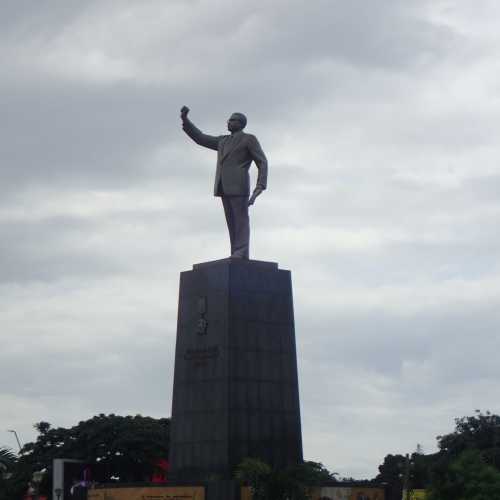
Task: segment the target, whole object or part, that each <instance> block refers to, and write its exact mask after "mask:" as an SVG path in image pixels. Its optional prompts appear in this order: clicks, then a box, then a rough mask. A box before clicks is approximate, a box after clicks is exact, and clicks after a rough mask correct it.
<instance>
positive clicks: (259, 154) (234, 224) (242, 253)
mask: <svg viewBox="0 0 500 500" xmlns="http://www.w3.org/2000/svg"><path fill="white" fill-rule="evenodd" d="M188 113H189V108H188V107H186V106H183V107H182V109H181V119H182V128H183V129H184V132H186V134H187V135H189V137H191V139H193V141H194V142H196V143H197V144H199V145H200V146H204V147H206V148H210V149H214V150H215V151H217V169H216V171H215V187H214V196H220V197H221V199H222V205H223V207H224V213H225V215H226V222H227V227H228V229H229V239H230V241H231V257H239V258H243V259H248V256H249V242H250V223H249V218H248V207H249V206H250V205H253V203H254V202H255V198H257V196H259V195H260V194H261V193H262V191H264V189H266V187H267V159H266V155H265V154H264V151H262V148H261V147H260V144H259V141H258V140H257V138H256V137H255V136H254V135H251V134H246V133H245V132H243V129H244V128H245V126H246V124H247V119H246V117H245V115H244V114H242V113H233V114H232V115H231V116H230V117H229V120H228V121H227V129H228V130H229V132H230V135H219V136H213V135H207V134H204V133H203V132H202V131H201V130H199V129H198V128H196V127H195V126H194V124H193V123H192V122H191V121H190V120H189V118H188V117H187V115H188ZM252 161H254V162H255V165H256V166H257V169H258V171H259V174H258V177H257V186H256V187H255V189H254V191H253V193H252V196H250V176H249V174H248V170H249V168H250V165H251V163H252ZM249 196H250V198H249Z"/></svg>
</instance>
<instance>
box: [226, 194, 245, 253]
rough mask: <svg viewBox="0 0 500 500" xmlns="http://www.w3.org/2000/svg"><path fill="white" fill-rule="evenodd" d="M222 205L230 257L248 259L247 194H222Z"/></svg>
mask: <svg viewBox="0 0 500 500" xmlns="http://www.w3.org/2000/svg"><path fill="white" fill-rule="evenodd" d="M222 205H223V207H224V213H225V215H226V222H227V228H228V229H229V240H230V241H231V257H240V258H243V259H248V257H249V247H250V221H249V217H248V196H222Z"/></svg>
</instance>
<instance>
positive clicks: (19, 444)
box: [7, 429, 23, 451]
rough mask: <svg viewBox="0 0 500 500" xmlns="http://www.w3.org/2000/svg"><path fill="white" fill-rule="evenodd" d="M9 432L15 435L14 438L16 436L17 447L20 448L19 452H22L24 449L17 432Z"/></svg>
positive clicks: (9, 430)
mask: <svg viewBox="0 0 500 500" xmlns="http://www.w3.org/2000/svg"><path fill="white" fill-rule="evenodd" d="M7 432H12V434H14V436H16V441H17V446H19V451H21V450H22V448H23V447H22V446H21V441H20V440H19V436H18V435H17V432H16V431H15V430H13V429H8V430H7Z"/></svg>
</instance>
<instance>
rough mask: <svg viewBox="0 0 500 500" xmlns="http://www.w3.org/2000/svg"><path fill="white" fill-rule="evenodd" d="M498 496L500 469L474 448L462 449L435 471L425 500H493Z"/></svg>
mask: <svg viewBox="0 0 500 500" xmlns="http://www.w3.org/2000/svg"><path fill="white" fill-rule="evenodd" d="M497 498H500V472H498V470H496V469H495V468H494V467H492V466H491V465H488V464H487V463H485V460H484V457H483V455H482V454H481V452H479V451H478V450H473V449H471V450H466V451H463V452H462V453H461V454H460V455H459V456H458V458H456V459H455V460H453V461H452V462H451V463H450V464H449V465H448V466H446V467H444V468H443V469H442V470H440V471H439V474H436V476H435V478H434V480H433V482H432V486H431V488H430V495H429V500H493V499H497Z"/></svg>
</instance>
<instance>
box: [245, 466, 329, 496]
mask: <svg viewBox="0 0 500 500" xmlns="http://www.w3.org/2000/svg"><path fill="white" fill-rule="evenodd" d="M335 476H336V473H331V472H330V471H328V469H326V468H325V467H324V466H323V464H321V463H318V462H311V461H309V462H303V463H300V464H297V465H294V466H291V467H287V468H285V469H275V470H273V469H272V468H271V467H270V466H269V465H268V464H266V463H265V462H262V461H261V460H259V459H256V458H246V459H245V460H243V462H242V463H241V464H240V465H239V466H238V468H237V469H236V474H235V477H236V478H237V479H239V480H240V481H241V482H243V483H246V484H248V486H250V489H251V491H252V498H253V499H255V500H285V499H291V500H306V499H308V498H309V493H310V489H311V488H312V487H314V486H318V485H320V484H323V483H331V482H334V481H336V479H335Z"/></svg>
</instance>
